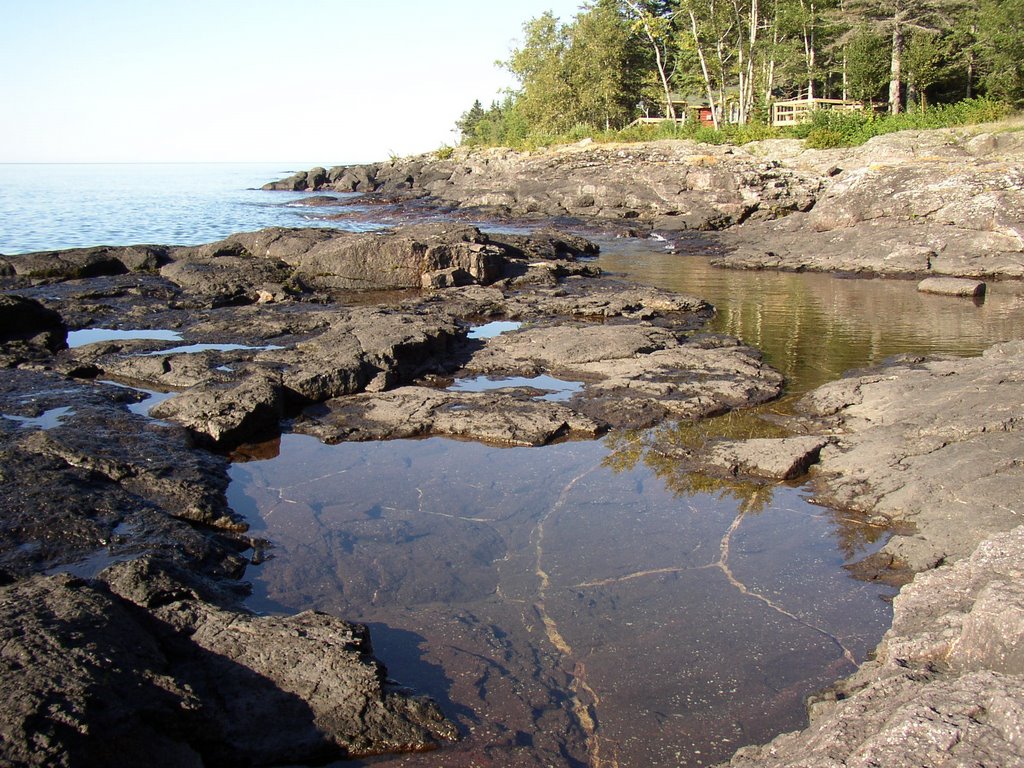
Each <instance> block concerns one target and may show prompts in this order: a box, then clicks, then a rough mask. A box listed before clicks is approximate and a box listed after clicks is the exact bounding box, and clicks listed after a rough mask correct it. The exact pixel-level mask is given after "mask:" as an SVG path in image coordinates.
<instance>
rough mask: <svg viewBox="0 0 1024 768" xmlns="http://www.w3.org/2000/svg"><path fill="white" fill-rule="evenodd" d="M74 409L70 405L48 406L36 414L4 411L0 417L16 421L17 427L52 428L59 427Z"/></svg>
mask: <svg viewBox="0 0 1024 768" xmlns="http://www.w3.org/2000/svg"><path fill="white" fill-rule="evenodd" d="M74 412H75V411H74V409H73V408H72V407H71V406H62V407H60V408H50V409H49V410H47V411H43V413H41V414H39V415H38V416H11V415H8V414H6V413H2V414H0V418H4V419H8V420H9V421H14V422H17V424H18V428H19V429H53V428H54V427H59V426H60V425H61V423H63V420H64V418H65V417H66V416H70V415H71V414H73V413H74Z"/></svg>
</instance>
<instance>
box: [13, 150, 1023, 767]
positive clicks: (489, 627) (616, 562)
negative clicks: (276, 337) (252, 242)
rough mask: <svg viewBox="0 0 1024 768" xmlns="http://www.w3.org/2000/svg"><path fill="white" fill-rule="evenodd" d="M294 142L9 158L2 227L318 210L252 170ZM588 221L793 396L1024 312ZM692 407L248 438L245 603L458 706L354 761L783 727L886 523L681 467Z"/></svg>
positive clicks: (186, 222) (276, 216)
mask: <svg viewBox="0 0 1024 768" xmlns="http://www.w3.org/2000/svg"><path fill="white" fill-rule="evenodd" d="M310 165H312V164H311V163H306V164H294V165H283V164H276V165H273V166H267V165H262V166H152V167H150V166H0V216H2V217H3V218H2V219H0V220H2V221H4V228H3V230H0V252H2V253H7V254H14V253H20V252H25V251H30V250H39V249H49V248H59V247H69V246H81V245H95V244H99V243H109V244H127V243H138V242H166V243H183V244H188V243H198V242H206V241H211V240H215V239H219V238H222V237H224V236H226V235H227V234H230V233H231V232H234V231H240V230H247V229H256V228H259V227H263V226H271V225H282V226H320V225H323V224H324V223H326V222H324V221H323V219H322V216H323V212H322V211H320V210H319V209H311V208H308V207H303V206H301V205H297V203H298V202H299V200H301V198H302V197H305V196H306V195H305V193H298V194H291V193H265V192H260V191H257V190H253V189H249V188H250V187H257V186H259V185H260V184H262V183H263V182H265V181H267V180H269V179H273V178H280V177H281V176H283V175H286V174H287V173H289V172H291V171H292V170H294V169H295V168H306V167H309V166H310ZM331 224H332V225H334V226H339V223H338V222H331ZM341 226H348V227H350V228H365V227H367V226H373V223H372V222H370V223H369V224H367V222H365V221H363V222H361V223H358V224H357V223H353V222H350V223H345V222H342V223H341ZM690 245H691V248H689V249H688V250H693V251H697V252H699V250H700V247H699V241H694V242H693V243H691V244H690ZM602 246H603V255H602V256H601V257H600V259H599V264H600V265H601V266H602V267H603V268H604V269H605V270H606V271H609V272H613V273H616V274H622V275H624V276H627V277H629V278H631V279H633V280H637V281H640V282H645V283H649V284H652V285H657V286H660V287H663V288H669V289H673V290H678V291H682V292H686V293H693V294H696V295H698V296H701V297H703V298H706V299H708V300H710V301H711V302H712V303H713V304H715V305H716V307H717V309H718V314H717V316H716V318H715V319H714V320H713V321H712V324H711V330H714V331H719V332H725V333H730V334H733V335H736V336H739V337H740V338H741V339H743V340H744V341H746V342H748V343H750V344H752V345H754V346H756V347H758V348H760V349H762V350H763V351H764V352H765V355H766V358H767V359H768V361H769V362H771V364H773V365H774V366H776V367H777V368H778V369H779V370H781V371H782V372H783V373H784V374H785V375H786V377H787V383H788V391H789V392H790V393H792V394H791V397H792V396H795V395H797V394H799V393H802V392H805V391H807V390H808V389H811V388H813V387H815V386H817V385H818V384H821V383H823V382H825V381H829V380H832V379H835V378H837V377H838V376H840V375H842V374H843V373H844V372H845V371H847V370H848V369H850V368H856V367H862V366H866V365H871V364H875V363H878V362H881V361H882V360H883V359H885V358H886V357H888V356H890V355H893V354H898V353H912V354H925V353H933V352H939V353H953V354H976V353H978V352H980V351H981V350H982V349H983V348H985V347H986V346H988V345H990V344H991V343H994V342H995V341H999V340H1004V339H1010V338H1020V337H1021V336H1022V335H1024V291H1022V290H1021V287H1020V284H1014V283H997V284H994V285H992V286H990V292H989V295H988V297H987V298H986V300H985V301H984V302H983V303H973V302H971V301H970V300H962V299H950V298H946V297H934V296H924V295H922V294H918V293H917V292H916V290H915V286H914V283H913V282H907V281H879V280H847V279H838V278H834V277H829V276H822V275H811V274H776V273H747V272H731V271H724V270H715V269H713V268H711V267H710V266H709V265H708V262H707V260H706V259H705V258H702V257H700V256H693V255H677V254H670V253H667V252H666V251H665V250H664V248H663V244H661V243H658V242H655V241H649V240H645V241H639V240H617V241H606V242H603V243H602ZM786 407H788V406H787V404H786V403H785V402H783V403H781V404H773V405H771V406H769V407H768V408H769V409H785V408H786ZM710 429H711V431H712V432H713V431H714V429H715V428H714V426H712V427H710ZM686 432H687V431H686V428H685V426H684V427H677V426H676V425H673V424H667V425H664V426H663V427H660V428H659V429H656V430H652V431H649V432H645V433H640V434H621V433H617V434H613V435H610V436H608V437H606V438H605V439H603V440H597V441H590V442H571V443H562V444H559V445H553V446H548V447H545V448H529V449H527V448H496V447H492V446H486V445H481V444H476V443H471V442H460V441H453V440H445V439H439V438H433V439H427V440H417V441H410V440H401V441H392V442H385V443H357V444H341V445H336V446H325V445H322V444H320V443H318V442H317V441H316V440H315V439H313V438H310V437H307V436H300V435H290V434H286V435H284V436H283V437H282V438H281V439H280V440H279V441H276V442H275V443H273V444H270V445H264V446H258V447H253V448H252V449H250V450H248V451H247V452H243V453H242V454H240V455H239V456H238V460H237V461H236V463H235V464H234V465H233V468H232V485H231V488H230V490H229V497H230V499H231V502H232V504H233V505H234V507H235V509H236V510H238V511H239V512H242V513H244V514H245V515H246V516H247V518H248V519H249V520H250V522H251V524H252V532H253V534H254V535H256V536H262V537H265V538H267V539H270V540H271V541H272V542H273V543H274V548H273V549H272V550H270V555H271V557H270V559H268V560H266V561H265V562H264V563H263V564H261V565H259V566H255V567H253V568H251V569H250V570H249V572H248V573H247V578H248V579H250V580H251V581H252V582H253V584H254V594H253V597H252V599H251V601H250V605H251V607H252V608H253V609H255V610H260V611H269V612H293V611H299V610H305V609H310V608H313V609H319V610H326V611H330V612H334V613H338V614H340V615H342V616H344V617H346V618H350V619H354V620H359V621H363V622H366V623H368V624H370V625H371V628H372V634H373V638H374V645H375V648H376V651H377V654H378V656H380V657H381V658H382V659H383V660H384V661H385V662H386V663H387V665H388V668H389V671H390V674H391V676H392V677H393V678H394V679H395V680H397V681H400V682H401V683H402V684H404V685H407V686H409V687H410V688H412V689H413V690H415V691H417V692H420V693H428V694H429V695H431V696H433V697H434V698H436V699H437V700H438V701H439V702H440V703H441V704H442V706H443V708H444V709H445V711H446V712H447V714H448V715H449V716H450V717H451V718H453V719H454V720H456V721H457V722H458V723H459V725H460V728H461V730H462V733H463V739H462V741H461V742H460V743H459V744H456V745H454V746H451V747H446V748H445V750H444V751H443V752H442V753H433V754H427V755H408V756H400V757H386V758H379V759H375V760H372V761H366V762H367V764H371V763H372V764H374V765H377V764H379V765H396V766H397V765H417V766H418V765H432V766H436V765H444V766H482V765H495V766H520V765H521V766H543V765H558V766H562V765H565V766H588V765H589V766H616V765H617V766H623V767H624V768H625V767H627V766H700V765H707V764H711V763H714V762H716V761H718V760H721V759H724V758H726V757H727V756H728V755H729V754H731V753H732V752H733V751H734V750H735V749H736V748H737V747H739V746H742V745H743V744H747V743H752V742H758V741H763V740H766V739H768V738H771V737H772V736H773V735H774V734H776V733H778V732H780V731H784V730H789V729H792V728H796V727H799V726H800V725H801V724H802V723H803V721H804V711H803V699H804V697H805V696H806V695H807V694H809V693H812V692H814V691H816V690H818V689H820V688H822V687H824V686H826V685H828V684H829V683H830V682H832V681H833V680H835V679H836V678H838V677H841V676H843V675H845V674H848V673H849V672H851V671H852V669H853V664H854V662H859V661H861V660H863V659H864V657H865V655H866V654H867V653H868V652H869V651H870V650H871V649H872V648H873V647H874V645H875V644H876V643H877V641H878V640H879V638H880V637H881V634H882V633H883V631H884V630H885V628H886V626H887V625H888V622H889V620H890V609H889V604H888V602H887V600H888V598H890V597H891V596H892V594H893V592H894V590H892V589H891V588H888V587H885V586H882V585H878V584H875V583H865V582H860V581H857V580H855V579H853V578H851V577H850V575H849V574H848V572H847V570H846V569H845V568H844V566H845V565H847V564H849V563H851V562H855V561H857V560H859V559H861V558H863V557H864V556H866V555H868V554H870V553H872V552H874V551H876V549H877V548H878V547H879V546H881V545H882V544H883V543H884V541H885V537H886V535H887V534H886V532H885V531H884V530H881V529H878V528H875V527H872V526H870V525H867V524H865V523H864V522H863V521H862V520H859V519H856V518H854V517H851V516H848V515H845V514H843V513H839V512H834V511H831V510H828V509H824V508H821V507H816V506H814V505H811V504H809V503H808V502H807V494H806V492H805V491H804V490H802V489H801V488H798V487H789V486H779V487H775V488H765V487H759V486H756V485H747V484H743V483H732V484H728V485H723V484H712V483H707V482H704V481H702V480H701V479H700V478H694V477H690V476H687V475H686V474H685V473H683V472H681V471H680V469H679V468H678V466H675V465H674V464H673V463H672V462H671V461H666V460H664V459H663V458H660V455H659V453H658V451H657V450H656V448H657V445H658V443H659V441H661V440H674V439H686V434H684V433H686ZM351 764H352V763H347V764H346V765H351Z"/></svg>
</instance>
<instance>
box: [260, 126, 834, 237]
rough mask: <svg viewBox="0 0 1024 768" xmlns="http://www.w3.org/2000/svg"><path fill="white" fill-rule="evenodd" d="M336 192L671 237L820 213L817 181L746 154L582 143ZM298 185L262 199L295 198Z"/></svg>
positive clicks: (470, 160) (376, 176)
mask: <svg viewBox="0 0 1024 768" xmlns="http://www.w3.org/2000/svg"><path fill="white" fill-rule="evenodd" d="M331 178H336V179H337V181H335V182H334V183H333V188H334V189H337V190H339V191H347V192H351V191H353V190H358V191H359V192H369V193H377V194H379V195H396V194H398V195H405V196H406V197H422V196H427V197H429V198H430V199H433V200H436V201H439V202H442V203H447V204H455V205H457V206H459V207H462V208H470V209H472V208H486V209H497V210H499V211H506V212H510V213H512V214H515V215H526V214H540V215H544V216H565V215H570V216H580V217H600V218H603V219H615V220H631V219H637V218H643V219H645V220H647V221H648V222H650V221H652V220H657V221H658V223H659V228H661V229H663V230H665V231H678V230H681V229H704V230H707V229H721V228H723V227H726V226H729V225H731V224H735V223H738V222H741V221H744V220H746V219H748V218H751V217H753V218H760V217H764V216H777V215H782V214H784V213H787V212H790V211H795V210H804V209H806V208H808V207H810V205H812V204H813V200H814V197H813V195H814V193H815V192H816V191H817V189H818V186H819V181H818V180H817V179H816V178H814V176H813V175H810V174H804V173H801V172H799V171H796V170H793V169H790V168H787V167H784V166H782V165H781V164H780V163H778V162H776V161H772V160H766V159H765V158H763V157H759V156H757V155H755V154H753V153H748V152H746V151H744V150H743V149H742V148H731V147H717V146H710V145H702V144H697V143H695V142H691V141H659V142H651V143H646V144H625V145H615V144H602V145H594V144H592V143H583V144H577V145H571V146H561V147H555V148H553V149H551V150H548V151H546V152H541V153H527V152H524V153H518V152H513V151H511V150H505V149H489V150H474V151H468V150H466V149H461V148H460V149H457V150H456V151H455V155H454V156H453V157H452V158H451V159H446V160H439V159H436V158H433V157H427V156H423V157H413V158H407V159H400V160H394V161H390V162H387V163H377V164H373V165H369V166H354V167H352V168H348V169H337V170H335V169H332V174H331ZM296 179H297V177H292V178H291V179H287V180H285V181H283V182H274V183H271V184H268V185H266V186H265V187H264V189H281V188H284V189H294V188H295V184H296V183H297V181H296ZM330 186H331V182H330V180H328V181H327V182H326V183H325V185H324V187H323V188H330Z"/></svg>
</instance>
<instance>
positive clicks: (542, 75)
mask: <svg viewBox="0 0 1024 768" xmlns="http://www.w3.org/2000/svg"><path fill="white" fill-rule="evenodd" d="M523 32H524V33H525V35H526V39H525V41H524V42H523V45H522V47H521V48H516V49H514V50H513V51H512V55H511V56H510V57H509V59H508V61H506V62H503V66H505V68H506V69H508V70H509V71H510V72H511V73H512V74H513V75H515V76H516V78H517V79H518V80H519V82H520V83H521V88H520V90H519V92H518V93H517V94H516V108H517V109H518V110H519V111H520V112H521V113H522V115H523V117H525V119H526V120H527V122H528V123H529V124H530V125H531V127H534V128H537V129H540V130H544V131H552V132H557V131H562V130H565V129H566V128H568V127H570V126H571V125H572V117H571V112H572V109H571V106H572V92H571V89H570V87H569V83H568V82H567V78H566V73H565V70H564V62H563V59H564V56H565V51H566V48H567V47H568V39H567V36H566V30H565V29H564V28H563V27H561V26H560V25H559V24H558V19H556V18H555V16H554V14H552V13H551V12H550V11H549V12H547V13H544V14H542V15H541V16H538V17H537V18H536V19H531V20H530V21H528V22H526V24H525V25H523Z"/></svg>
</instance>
